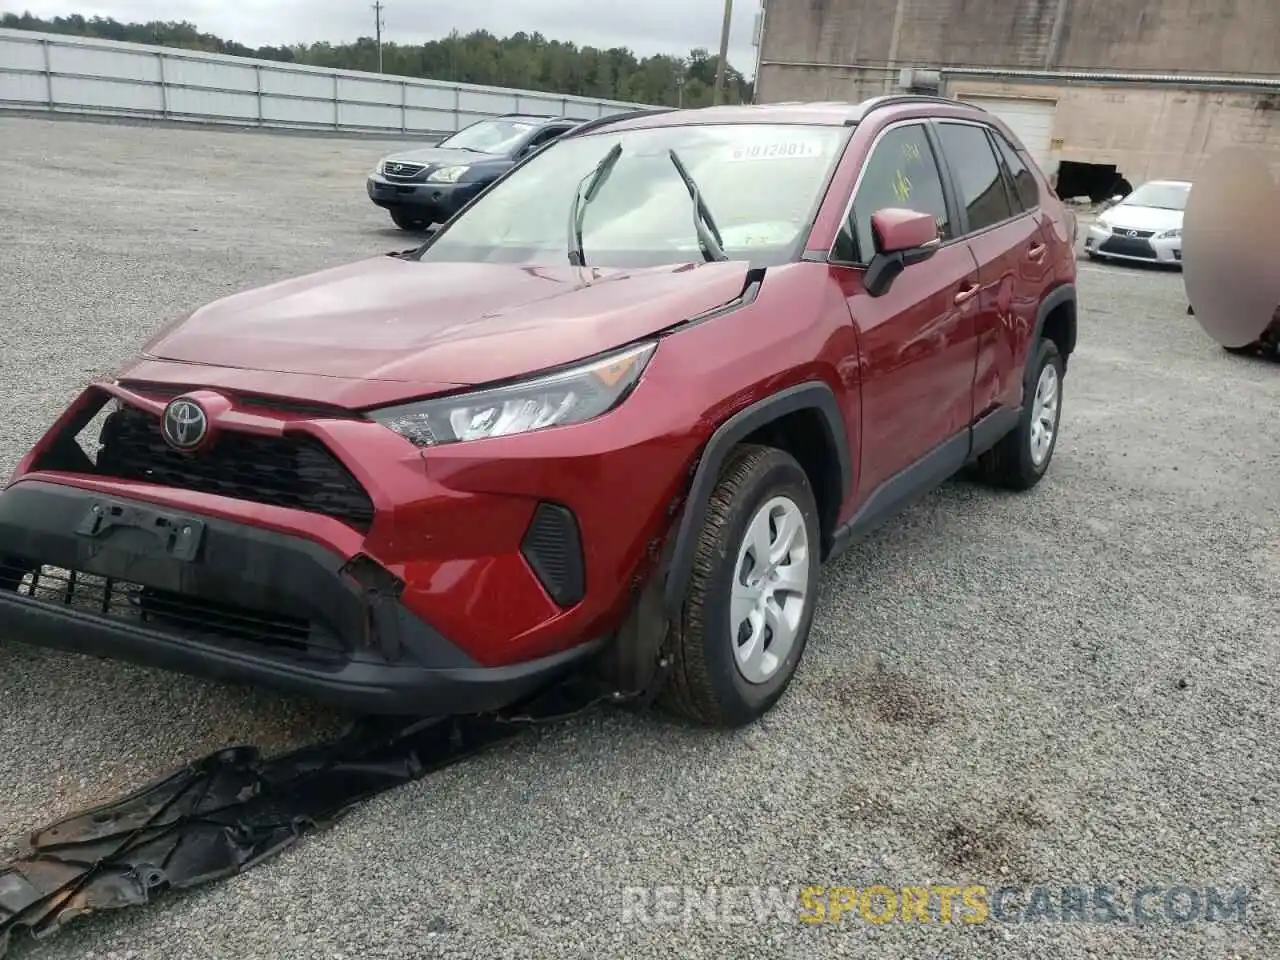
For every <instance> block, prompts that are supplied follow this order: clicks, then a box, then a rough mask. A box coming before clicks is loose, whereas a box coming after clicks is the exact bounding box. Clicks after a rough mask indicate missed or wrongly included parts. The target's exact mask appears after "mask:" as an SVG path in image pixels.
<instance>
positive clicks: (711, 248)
mask: <svg viewBox="0 0 1280 960" xmlns="http://www.w3.org/2000/svg"><path fill="white" fill-rule="evenodd" d="M667 155H668V156H669V157H671V163H672V164H673V165H674V166H675V168H676V173H678V174H680V179H681V180H683V181H684V185H685V189H687V190H688V191H689V199H690V200H692V201H693V229H694V230H695V231H696V232H697V234H698V245H699V246H700V247H701V248H702V255H703V257H705V258H706V259H707V261H708V262H710V261H712V260H728V259H729V257H728V255H727V254H726V253H725V252H724V238H723V237H721V236H720V230H719V228H718V227H717V226H716V221H715V218H714V217H712V216H711V211H710V210H709V209H707V205H706V204H705V203H703V201H702V192H701V191H700V190H699V189H698V185H697V184H696V183H694V182H693V177H691V176H689V171H688V170H686V169H685V166H684V164H683V163H681V162H680V157H679V156H678V155H677V154H676V152H675V150H668V151H667Z"/></svg>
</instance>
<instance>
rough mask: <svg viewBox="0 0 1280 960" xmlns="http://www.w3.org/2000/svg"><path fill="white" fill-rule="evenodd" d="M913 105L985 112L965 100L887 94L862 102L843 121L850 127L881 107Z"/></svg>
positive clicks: (910, 94)
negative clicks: (931, 104)
mask: <svg viewBox="0 0 1280 960" xmlns="http://www.w3.org/2000/svg"><path fill="white" fill-rule="evenodd" d="M913 103H921V104H923V103H933V104H937V105H939V106H942V105H946V106H948V107H968V108H969V109H971V110H982V111H983V112H984V113H985V112H986V110H985V109H984V108H983V107H980V106H979V105H978V104H976V103H970V102H968V101H965V100H956V99H955V98H954V97H934V96H930V95H929V94H927V93H887V94H885V95H884V96H880V97H871V98H870V99H869V100H864V101H862V103H860V104H858V106H857V107H856V108H855V109H854V112H853V115H852V116H851V117H849V119H847V120H845V122H844V125H845V126H846V127H852V126H855V125H857V124H858V123H861V122H862V121H863V120H865V119H867V115H868V114H869V113H872V112H873V111H875V110H879V109H880V108H881V107H897V106H910V105H911V104H913Z"/></svg>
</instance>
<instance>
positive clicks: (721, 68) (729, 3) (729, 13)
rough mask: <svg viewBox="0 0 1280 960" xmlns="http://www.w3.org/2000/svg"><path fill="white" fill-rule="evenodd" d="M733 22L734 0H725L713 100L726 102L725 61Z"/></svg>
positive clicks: (719, 102) (727, 56)
mask: <svg viewBox="0 0 1280 960" xmlns="http://www.w3.org/2000/svg"><path fill="white" fill-rule="evenodd" d="M732 23H733V0H724V25H723V26H722V27H721V28H720V59H719V60H717V61H716V88H715V91H714V92H713V93H712V99H711V102H712V103H713V104H716V105H719V104H721V103H723V102H724V73H725V64H724V62H725V61H726V60H727V59H729V27H730V25H731V24H732Z"/></svg>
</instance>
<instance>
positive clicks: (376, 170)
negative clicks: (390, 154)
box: [373, 157, 387, 177]
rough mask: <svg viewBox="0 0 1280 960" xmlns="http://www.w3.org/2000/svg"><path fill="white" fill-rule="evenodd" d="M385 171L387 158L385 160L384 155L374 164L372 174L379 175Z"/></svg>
mask: <svg viewBox="0 0 1280 960" xmlns="http://www.w3.org/2000/svg"><path fill="white" fill-rule="evenodd" d="M386 172H387V160H386V157H383V158H382V159H381V160H379V161H378V162H377V163H376V164H375V165H374V167H373V174H374V176H376V177H380V176H382V175H383V174H385V173H386Z"/></svg>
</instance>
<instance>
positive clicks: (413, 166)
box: [382, 162, 427, 180]
mask: <svg viewBox="0 0 1280 960" xmlns="http://www.w3.org/2000/svg"><path fill="white" fill-rule="evenodd" d="M426 169H427V168H426V167H425V166H424V165H423V164H421V163H400V162H388V163H387V165H386V166H385V167H383V169H382V175H383V176H385V177H386V178H387V179H388V180H416V179H417V178H418V177H419V176H420V175H421V174H422V171H423V170H426Z"/></svg>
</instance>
